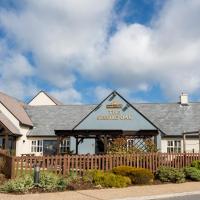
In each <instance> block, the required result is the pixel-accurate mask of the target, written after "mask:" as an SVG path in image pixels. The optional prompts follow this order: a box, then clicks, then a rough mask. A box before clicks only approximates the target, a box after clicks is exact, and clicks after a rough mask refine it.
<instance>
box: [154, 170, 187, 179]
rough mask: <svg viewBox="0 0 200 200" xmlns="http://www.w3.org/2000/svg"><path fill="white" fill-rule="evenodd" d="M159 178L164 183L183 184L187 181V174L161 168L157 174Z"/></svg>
mask: <svg viewBox="0 0 200 200" xmlns="http://www.w3.org/2000/svg"><path fill="white" fill-rule="evenodd" d="M157 178H158V179H159V180H160V181H162V182H172V183H182V182H184V181H185V174H184V172H183V171H181V170H178V169H176V168H171V167H161V168H160V169H159V170H158V172H157Z"/></svg>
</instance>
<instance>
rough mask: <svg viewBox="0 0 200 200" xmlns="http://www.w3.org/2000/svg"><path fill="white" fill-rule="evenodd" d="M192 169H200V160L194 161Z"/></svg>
mask: <svg viewBox="0 0 200 200" xmlns="http://www.w3.org/2000/svg"><path fill="white" fill-rule="evenodd" d="M191 167H195V168H196V169H200V160H194V161H193V162H192V164H191Z"/></svg>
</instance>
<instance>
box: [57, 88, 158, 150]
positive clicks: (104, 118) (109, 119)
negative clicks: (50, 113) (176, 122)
mask: <svg viewBox="0 0 200 200" xmlns="http://www.w3.org/2000/svg"><path fill="white" fill-rule="evenodd" d="M55 134H56V135H57V136H58V140H62V139H63V138H64V137H69V136H73V137H75V138H76V153H78V145H79V143H80V142H81V141H83V139H85V138H96V139H99V138H100V139H101V140H102V141H103V143H104V152H106V150H107V142H108V139H109V138H114V137H119V136H135V137H140V138H142V137H152V136H154V137H155V136H156V135H158V128H157V127H156V126H155V125H154V124H153V123H152V122H151V121H150V120H149V119H148V118H147V117H145V116H144V115H143V114H142V113H141V112H139V111H138V110H137V109H136V108H135V107H134V106H133V105H131V104H130V103H129V102H128V101H127V100H126V99H124V98H123V97H122V96H121V95H119V94H118V93H117V92H116V91H114V92H112V93H111V94H110V95H109V96H108V97H107V98H105V99H104V100H103V101H102V102H101V103H100V104H99V105H98V106H96V107H95V108H94V109H93V110H92V111H91V112H90V113H88V114H87V115H86V116H85V117H84V118H83V119H82V120H81V121H80V122H79V123H78V124H77V125H76V126H74V128H73V129H72V130H55Z"/></svg>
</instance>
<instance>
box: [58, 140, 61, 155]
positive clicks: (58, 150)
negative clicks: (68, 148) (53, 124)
mask: <svg viewBox="0 0 200 200" xmlns="http://www.w3.org/2000/svg"><path fill="white" fill-rule="evenodd" d="M60 141H61V137H57V154H60Z"/></svg>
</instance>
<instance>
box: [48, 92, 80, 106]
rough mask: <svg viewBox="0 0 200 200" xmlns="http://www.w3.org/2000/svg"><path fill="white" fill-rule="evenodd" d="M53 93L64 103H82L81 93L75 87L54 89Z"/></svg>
mask: <svg viewBox="0 0 200 200" xmlns="http://www.w3.org/2000/svg"><path fill="white" fill-rule="evenodd" d="M51 95H52V96H54V97H56V98H57V99H58V100H59V101H61V102H62V103H71V104H81V102H82V99H81V94H80V93H79V92H78V91H76V90H75V89H72V88H71V89H66V90H54V91H51Z"/></svg>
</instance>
